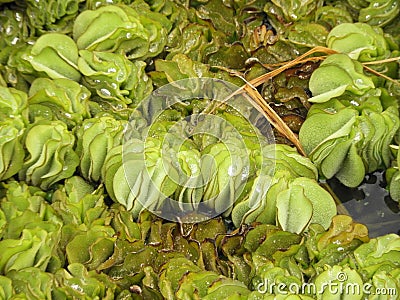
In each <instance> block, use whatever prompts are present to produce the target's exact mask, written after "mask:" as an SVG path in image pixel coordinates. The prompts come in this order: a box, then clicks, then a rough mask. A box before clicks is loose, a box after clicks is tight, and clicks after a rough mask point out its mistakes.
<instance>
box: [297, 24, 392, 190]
mask: <svg viewBox="0 0 400 300" xmlns="http://www.w3.org/2000/svg"><path fill="white" fill-rule="evenodd" d="M327 45H328V47H330V48H331V49H333V50H335V51H338V52H339V53H338V54H331V55H329V56H328V57H327V58H326V59H325V60H324V61H323V62H322V63H321V64H320V66H319V68H318V69H316V70H315V71H314V72H313V74H312V75H311V78H310V82H309V88H310V90H311V92H312V94H313V97H312V98H310V99H309V101H310V102H314V103H316V104H314V105H312V107H311V109H310V110H309V112H308V115H307V119H306V121H305V122H304V124H303V125H302V127H301V130H300V141H301V143H302V144H303V146H304V149H305V151H306V153H307V154H308V155H309V157H310V158H311V160H312V161H313V162H314V163H315V164H316V165H317V167H318V170H319V172H320V175H321V176H324V177H325V178H328V179H329V178H332V177H333V176H336V177H337V178H338V179H339V180H340V181H341V182H342V183H343V184H345V185H346V186H349V187H356V186H358V185H359V184H360V183H361V182H362V181H363V179H364V177H365V174H366V173H370V172H373V171H376V170H377V169H380V168H388V167H389V166H390V162H391V160H392V158H393V156H392V153H391V151H390V148H389V146H390V144H391V143H392V141H393V139H394V137H395V135H396V133H397V131H398V129H399V126H400V121H399V111H398V107H399V106H398V101H397V100H396V97H397V96H398V95H397V94H396V93H394V92H393V91H392V90H390V82H389V81H386V80H382V79H381V78H379V77H377V76H373V75H371V74H366V73H365V71H364V67H363V65H362V64H361V62H371V61H372V62H373V61H376V60H382V59H387V58H390V57H392V56H396V55H398V53H399V48H398V45H393V44H391V43H390V38H387V39H385V36H384V35H383V31H382V30H381V29H380V28H376V27H371V26H370V25H368V24H366V23H355V24H353V23H342V24H340V25H338V26H336V27H335V28H333V29H332V30H331V31H330V33H329V35H328V38H327ZM384 68H385V74H387V75H389V76H393V78H395V79H397V78H398V77H399V76H398V64H397V63H395V64H393V63H389V64H388V65H387V66H384Z"/></svg>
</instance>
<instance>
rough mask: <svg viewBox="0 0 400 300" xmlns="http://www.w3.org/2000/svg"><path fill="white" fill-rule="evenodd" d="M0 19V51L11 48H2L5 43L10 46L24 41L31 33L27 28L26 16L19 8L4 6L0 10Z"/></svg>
mask: <svg viewBox="0 0 400 300" xmlns="http://www.w3.org/2000/svg"><path fill="white" fill-rule="evenodd" d="M0 20H1V24H2V29H1V30H0V37H1V42H0V45H2V49H1V50H0V53H2V52H3V51H10V50H11V49H4V46H5V45H7V46H9V47H12V46H14V45H15V44H17V43H18V42H21V41H26V40H27V39H28V38H29V37H30V36H31V35H32V34H33V32H30V30H29V25H28V18H27V16H26V15H25V14H24V13H23V11H21V10H16V9H9V8H4V9H2V11H1V12H0ZM0 56H2V55H0Z"/></svg>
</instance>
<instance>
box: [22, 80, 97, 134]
mask: <svg viewBox="0 0 400 300" xmlns="http://www.w3.org/2000/svg"><path fill="white" fill-rule="evenodd" d="M89 97H90V92H89V91H88V90H87V89H86V88H85V87H83V86H82V85H80V84H79V83H77V82H75V81H72V80H70V79H66V78H58V79H48V78H37V79H35V80H34V81H33V82H32V85H31V86H30V89H29V114H30V119H31V120H32V121H35V120H39V119H42V118H43V119H48V120H62V121H64V123H65V124H67V126H68V127H69V128H73V127H75V126H76V125H79V124H80V123H82V121H83V119H85V118H87V117H89V115H90V114H89V103H88V101H89Z"/></svg>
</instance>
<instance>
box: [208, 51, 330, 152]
mask: <svg viewBox="0 0 400 300" xmlns="http://www.w3.org/2000/svg"><path fill="white" fill-rule="evenodd" d="M314 53H325V54H333V53H336V51H334V50H332V49H329V48H326V47H321V46H318V47H314V48H313V49H311V50H309V51H307V52H306V53H304V54H302V55H300V56H299V57H297V58H295V59H294V60H291V61H289V62H286V63H284V64H283V65H281V66H280V67H278V68H276V69H274V70H272V71H271V72H268V73H265V74H263V75H261V76H259V77H257V78H255V79H253V80H250V81H246V80H245V79H244V78H243V77H242V76H240V75H239V74H238V73H237V72H232V74H233V75H234V76H238V77H240V78H241V79H242V80H243V81H244V82H246V84H245V85H243V86H242V87H240V88H239V89H237V90H236V91H235V92H234V93H232V94H231V95H230V96H228V97H227V98H226V99H224V100H223V101H222V102H218V103H217V104H216V105H214V106H213V107H211V106H209V107H207V108H206V109H205V112H209V113H214V112H215V110H216V109H217V108H218V107H220V106H221V105H222V104H223V103H225V102H227V101H228V100H229V99H231V98H232V97H233V96H235V95H238V94H240V93H243V92H246V93H247V94H248V95H249V96H250V97H251V99H252V100H253V101H249V102H250V103H251V104H252V105H253V106H254V107H255V108H256V109H257V110H258V111H260V112H261V113H263V115H264V116H265V118H266V119H267V120H268V121H269V122H270V123H271V125H272V126H274V127H275V129H276V130H278V132H279V133H280V134H282V135H283V136H285V137H286V138H287V139H288V140H289V141H291V142H292V143H293V145H295V146H296V148H297V150H298V151H299V153H301V154H302V155H304V156H306V153H305V152H304V149H303V147H302V146H301V144H300V141H299V139H298V137H297V135H296V134H295V133H294V132H293V131H292V130H291V129H290V128H289V126H288V125H287V124H286V123H285V122H284V121H283V120H282V119H281V117H280V116H279V115H278V114H277V113H276V112H275V111H274V110H273V109H272V108H271V107H270V106H269V104H268V102H267V101H265V99H264V98H263V97H262V96H261V95H260V93H259V92H258V91H257V89H256V87H257V86H259V85H261V84H263V83H264V82H266V81H267V80H269V79H271V78H273V77H275V76H277V75H279V74H280V73H282V72H283V71H285V70H287V69H290V68H291V67H293V66H295V65H298V64H301V63H304V62H307V61H312V60H313V61H315V60H322V59H324V58H325V56H324V57H309V58H307V57H308V56H309V55H311V54H314ZM266 66H267V65H266ZM270 66H272V65H270ZM214 104H215V103H214Z"/></svg>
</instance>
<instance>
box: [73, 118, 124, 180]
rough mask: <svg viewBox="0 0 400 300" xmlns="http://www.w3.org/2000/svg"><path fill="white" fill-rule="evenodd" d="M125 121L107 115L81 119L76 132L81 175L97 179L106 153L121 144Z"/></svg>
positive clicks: (88, 178)
mask: <svg viewBox="0 0 400 300" xmlns="http://www.w3.org/2000/svg"><path fill="white" fill-rule="evenodd" d="M125 123H126V122H125V121H121V120H115V119H114V118H112V117H109V116H102V117H99V118H91V119H86V120H84V121H83V123H82V125H81V126H80V127H79V129H78V130H77V132H76V135H77V147H76V153H77V154H78V156H79V157H80V171H81V174H82V177H83V178H85V179H87V180H89V181H94V182H96V181H99V180H100V178H101V169H102V167H103V164H104V161H105V159H106V156H107V153H108V152H109V151H110V150H111V149H112V148H114V147H116V146H118V145H120V144H121V141H122V135H123V130H124V125H125Z"/></svg>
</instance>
